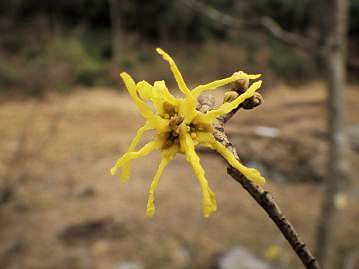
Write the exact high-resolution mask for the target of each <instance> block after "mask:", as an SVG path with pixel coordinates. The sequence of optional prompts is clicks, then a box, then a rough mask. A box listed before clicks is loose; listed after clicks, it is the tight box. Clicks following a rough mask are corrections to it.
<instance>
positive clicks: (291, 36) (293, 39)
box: [260, 16, 317, 50]
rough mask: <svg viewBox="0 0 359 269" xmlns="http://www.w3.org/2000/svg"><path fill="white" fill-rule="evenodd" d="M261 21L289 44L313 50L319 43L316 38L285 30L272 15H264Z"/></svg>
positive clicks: (275, 35) (272, 32)
mask: <svg viewBox="0 0 359 269" xmlns="http://www.w3.org/2000/svg"><path fill="white" fill-rule="evenodd" d="M260 21H261V24H262V25H263V27H265V28H266V29H267V30H268V31H269V32H270V33H271V34H272V35H273V36H274V37H276V38H278V39H279V40H282V41H283V42H285V43H287V44H289V45H293V46H297V47H300V48H303V49H306V50H311V49H314V48H316V47H317V43H316V41H315V40H314V39H312V38H309V37H306V36H303V35H299V34H296V33H293V32H288V31H286V30H284V29H283V28H282V27H281V26H280V25H279V24H278V23H277V22H276V21H275V20H273V19H272V18H271V17H267V16H265V17H262V18H261V19H260Z"/></svg>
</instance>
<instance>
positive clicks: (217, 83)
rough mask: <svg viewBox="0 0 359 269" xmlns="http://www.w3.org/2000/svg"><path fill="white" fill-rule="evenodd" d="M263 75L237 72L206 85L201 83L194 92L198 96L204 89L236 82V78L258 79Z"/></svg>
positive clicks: (212, 88)
mask: <svg viewBox="0 0 359 269" xmlns="http://www.w3.org/2000/svg"><path fill="white" fill-rule="evenodd" d="M260 76H261V75H260V74H257V75H247V74H244V73H243V74H237V75H232V76H230V77H228V78H224V79H219V80H215V81H212V82H210V83H207V84H204V85H199V86H197V87H196V88H194V89H193V90H192V94H193V95H194V96H195V97H198V96H199V95H200V94H201V93H202V92H203V91H207V90H215V89H217V88H219V87H222V86H224V85H227V84H229V83H231V82H234V81H236V80H239V79H257V78H259V77H260Z"/></svg>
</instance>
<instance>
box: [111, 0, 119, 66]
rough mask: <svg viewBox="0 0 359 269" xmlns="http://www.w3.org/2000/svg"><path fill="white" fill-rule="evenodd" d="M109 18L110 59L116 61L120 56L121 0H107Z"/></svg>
mask: <svg viewBox="0 0 359 269" xmlns="http://www.w3.org/2000/svg"><path fill="white" fill-rule="evenodd" d="M108 4H109V9H110V18H111V42H112V60H113V61H114V62H115V63H117V62H118V61H119V60H120V57H121V41H122V40H121V39H122V30H121V0H108Z"/></svg>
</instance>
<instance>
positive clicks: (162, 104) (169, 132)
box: [111, 48, 265, 217]
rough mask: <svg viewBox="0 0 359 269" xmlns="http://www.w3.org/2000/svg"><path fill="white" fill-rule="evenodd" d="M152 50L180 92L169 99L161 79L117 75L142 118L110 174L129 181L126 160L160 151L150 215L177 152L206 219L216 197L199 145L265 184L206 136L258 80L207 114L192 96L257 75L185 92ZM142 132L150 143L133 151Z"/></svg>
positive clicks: (250, 93)
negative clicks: (192, 177)
mask: <svg viewBox="0 0 359 269" xmlns="http://www.w3.org/2000/svg"><path fill="white" fill-rule="evenodd" d="M156 51H157V53H159V54H160V55H161V56H162V57H163V59H164V60H166V61H167V62H168V63H169V65H170V68H171V71H172V73H173V75H174V77H175V79H176V82H177V84H178V87H179V89H180V91H181V92H182V93H183V94H184V98H176V97H174V96H173V95H172V94H171V93H170V92H169V91H168V89H167V87H166V84H165V82H164V81H155V82H154V84H153V85H151V84H149V83H148V82H146V81H140V82H138V83H137V84H136V83H135V81H134V80H133V79H132V78H131V76H130V75H129V74H127V73H125V72H123V73H121V78H122V79H123V81H124V83H125V85H126V87H127V90H128V92H129V93H130V95H131V97H132V99H133V101H134V102H135V104H136V106H137V107H138V109H139V110H140V113H141V115H142V116H143V117H144V118H145V120H146V123H145V124H144V126H143V127H141V128H140V129H139V130H138V131H137V133H136V135H135V137H134V139H133V140H132V142H131V144H130V146H129V148H128V151H127V152H126V153H125V154H124V155H123V156H122V157H121V158H120V159H118V161H117V162H116V164H115V166H114V167H113V168H112V169H111V174H112V175H115V174H116V172H117V170H118V168H121V173H120V178H121V179H122V180H124V181H127V180H128V179H129V177H130V169H131V161H132V160H134V159H136V158H139V157H143V156H145V155H147V154H149V153H150V152H152V151H153V150H155V149H159V150H160V151H161V155H162V156H161V161H160V164H159V167H158V170H157V172H156V174H155V176H154V179H153V181H152V184H151V186H150V190H149V198H148V203H147V215H148V216H150V217H152V216H153V215H154V213H155V206H154V200H155V198H154V192H155V189H156V187H157V185H158V183H159V180H160V177H161V174H162V173H163V170H164V169H165V167H166V166H167V165H168V163H169V162H170V161H171V160H172V158H173V157H174V156H175V155H176V153H183V154H185V156H186V160H187V162H188V163H189V164H190V165H191V167H192V169H193V171H194V173H195V175H196V177H197V179H198V182H199V184H200V186H201V191H202V203H203V215H204V217H208V216H209V215H210V214H211V213H213V212H215V211H216V208H217V205H216V199H215V196H214V193H213V191H212V190H211V188H210V187H209V185H208V181H207V179H206V177H205V173H204V170H203V168H202V165H201V162H200V158H199V157H198V155H197V153H196V151H195V148H196V146H198V145H202V146H205V147H209V148H211V149H215V150H217V151H218V152H219V153H220V154H221V155H222V156H223V157H224V158H225V159H226V160H227V161H228V163H229V164H230V165H231V166H233V167H235V168H236V169H238V170H239V171H240V172H241V173H242V174H243V175H245V176H246V178H248V179H249V180H252V181H253V182H255V183H257V184H262V183H264V182H265V179H264V178H263V177H262V176H261V175H260V173H259V172H258V171H257V170H256V169H254V168H247V167H245V166H244V165H243V164H241V163H240V162H239V161H238V160H237V159H236V158H235V157H234V155H233V154H232V152H231V151H229V150H228V149H227V148H226V147H225V146H224V145H222V144H221V143H220V142H218V141H217V140H216V139H215V138H214V136H213V134H212V125H213V122H214V121H215V120H216V118H217V117H218V116H220V115H222V114H226V113H228V112H230V111H232V110H233V109H235V108H236V107H238V105H239V104H241V103H242V102H243V101H245V100H246V99H248V98H250V97H252V96H253V95H254V93H255V91H256V90H258V89H259V88H260V86H261V83H262V81H257V82H254V83H253V84H252V85H251V86H250V87H249V88H248V89H247V90H246V92H245V93H243V94H241V95H240V96H238V97H237V98H236V99H235V100H233V101H231V102H226V103H224V104H222V105H221V106H219V107H217V108H216V109H214V110H210V111H208V112H207V113H202V112H200V111H198V110H196V106H197V98H198V97H199V95H200V94H201V93H202V92H203V91H206V90H214V89H216V88H218V87H221V86H224V85H226V84H229V83H231V82H234V81H236V80H239V79H257V78H258V77H260V75H247V74H245V73H242V72H241V73H238V74H234V75H232V76H231V77H228V78H225V79H220V80H215V81H213V82H210V83H208V84H205V85H199V86H197V87H195V88H194V89H192V90H190V89H189V88H188V87H187V85H186V83H185V81H184V80H183V77H182V75H181V73H180V71H179V69H178V67H177V65H176V63H175V62H174V60H173V59H172V58H171V57H170V56H169V55H168V54H167V53H166V52H164V51H163V50H161V49H160V48H157V50H156ZM146 101H151V102H152V103H153V105H154V107H155V109H156V112H153V111H152V109H151V108H150V107H149V106H148V105H147V103H146ZM147 130H155V131H156V137H155V138H154V140H153V141H151V142H149V143H147V144H145V145H144V146H143V147H142V148H140V149H139V150H136V146H137V145H138V143H139V141H140V139H141V137H142V135H143V133H144V132H145V131H147Z"/></svg>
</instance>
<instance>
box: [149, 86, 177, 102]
mask: <svg viewBox="0 0 359 269" xmlns="http://www.w3.org/2000/svg"><path fill="white" fill-rule="evenodd" d="M153 88H154V91H153V94H154V95H155V96H158V97H162V98H163V99H164V100H166V101H167V102H169V103H170V104H172V105H177V99H176V97H174V96H173V95H172V94H171V93H170V92H169V90H168V89H167V86H166V83H165V81H164V80H161V81H155V83H154V84H153Z"/></svg>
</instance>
